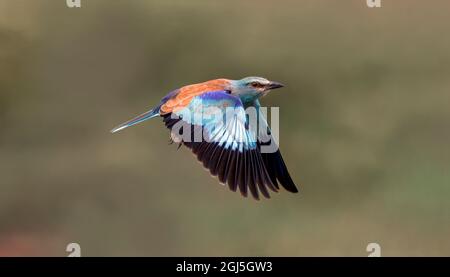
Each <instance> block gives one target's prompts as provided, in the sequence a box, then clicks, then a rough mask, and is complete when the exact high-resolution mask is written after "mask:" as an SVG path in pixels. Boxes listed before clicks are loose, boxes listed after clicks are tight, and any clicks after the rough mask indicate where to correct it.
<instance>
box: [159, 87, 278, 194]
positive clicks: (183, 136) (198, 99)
mask: <svg viewBox="0 0 450 277" xmlns="http://www.w3.org/2000/svg"><path fill="white" fill-rule="evenodd" d="M163 117H164V122H165V124H166V126H167V127H168V128H169V129H171V130H172V134H173V135H174V136H175V138H176V139H179V140H180V141H181V142H182V143H183V144H184V145H186V146H187V147H188V148H190V149H191V150H192V152H193V153H194V154H195V155H196V156H197V158H198V160H199V161H200V162H201V163H203V166H204V167H205V168H207V169H209V171H210V172H211V174H212V175H213V176H217V177H218V178H219V180H220V182H222V183H224V184H228V186H229V188H230V189H231V190H232V191H236V190H237V189H238V188H239V191H240V192H241V194H242V195H244V196H247V194H248V191H250V193H251V195H252V196H253V197H254V198H256V199H259V193H261V194H262V195H264V196H265V197H266V198H270V196H269V192H268V189H270V190H272V191H274V192H276V191H278V185H276V183H274V181H275V182H276V180H277V178H276V176H275V178H273V176H271V175H270V172H269V171H268V170H267V169H266V162H265V161H264V158H263V156H262V155H261V153H260V144H259V143H258V139H257V134H256V132H254V131H251V130H250V129H249V127H248V124H247V117H246V113H245V110H244V107H243V105H242V102H241V100H240V99H239V98H238V97H235V96H233V95H230V94H229V93H228V92H227V91H210V92H206V93H203V94H199V95H196V96H195V97H193V98H192V99H191V101H190V102H189V103H188V104H187V105H186V106H185V107H183V108H178V109H176V110H173V111H172V112H171V113H167V114H165V115H163Z"/></svg>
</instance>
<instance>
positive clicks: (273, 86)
mask: <svg viewBox="0 0 450 277" xmlns="http://www.w3.org/2000/svg"><path fill="white" fill-rule="evenodd" d="M282 87H284V85H283V84H282V83H278V82H273V81H272V82H270V84H269V85H268V86H267V90H269V89H277V88H282Z"/></svg>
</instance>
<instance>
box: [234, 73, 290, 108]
mask: <svg viewBox="0 0 450 277" xmlns="http://www.w3.org/2000/svg"><path fill="white" fill-rule="evenodd" d="M282 87H284V85H283V84H281V83H278V82H274V81H269V80H267V79H265V78H262V77H246V78H243V79H241V80H234V81H232V82H231V87H230V91H231V93H232V94H234V95H236V96H239V97H240V98H241V100H242V101H243V102H251V101H254V100H255V99H257V98H259V97H261V96H264V95H266V94H267V92H269V91H270V90H272V89H277V88H282Z"/></svg>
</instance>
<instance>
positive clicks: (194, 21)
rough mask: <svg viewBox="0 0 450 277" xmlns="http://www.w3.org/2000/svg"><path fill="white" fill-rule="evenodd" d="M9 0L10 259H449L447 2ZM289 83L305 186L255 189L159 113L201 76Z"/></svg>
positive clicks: (290, 124)
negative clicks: (267, 192)
mask: <svg viewBox="0 0 450 277" xmlns="http://www.w3.org/2000/svg"><path fill="white" fill-rule="evenodd" d="M65 2H66V1H65V0H33V1H31V0H0V126H1V130H0V176H1V178H0V255H1V256H11V255H13V256H28V255H32V256H42V255H52V256H65V255H67V254H68V253H66V252H65V248H66V245H67V244H68V243H69V242H77V243H79V244H80V245H81V254H82V255H84V256H119V255H125V256H210V255H225V256H249V255H250V256H291V255H292V256H366V255H367V254H368V253H367V252H366V246H367V244H368V243H370V242H377V243H379V244H380V245H381V254H382V255H383V256H397V255H404V256H418V255H426V256H431V255H432V256H440V255H450V237H449V233H450V201H449V198H450V175H449V168H450V147H449V141H450V128H449V127H450V126H449V120H450V109H449V108H450V105H449V104H450V77H449V76H450V35H449V32H448V26H449V24H450V17H449V10H450V3H449V2H448V1H445V0H434V1H420V0H395V1H388V0H384V1H382V8H378V9H369V8H368V7H367V6H366V3H365V2H366V1H365V0H348V1H331V0H327V1H326V0H302V1H287V0H286V1H268V0H258V1H241V0H239V1H238V0H233V1H206V0H204V1H201V0H196V1H184V0H177V1H175V0H169V1H167V0H159V1H152V0H114V1H109V0H82V5H83V6H82V8H81V9H69V8H67V7H66V3H65ZM249 75H257V76H265V77H267V78H270V79H274V80H278V81H281V82H283V83H286V84H287V87H286V88H285V89H283V90H280V91H276V92H273V93H272V94H271V95H269V96H267V97H266V98H264V99H263V103H264V104H265V105H267V106H279V107H280V116H281V127H280V130H281V131H280V140H281V143H280V144H281V145H280V147H281V151H282V153H283V154H284V157H285V160H286V163H287V165H288V168H289V169H290V171H291V174H292V176H293V178H294V180H295V181H296V182H297V183H298V184H299V185H300V189H301V193H300V194H297V195H294V194H290V193H287V192H285V191H282V192H281V193H279V194H276V195H273V197H272V199H270V200H267V201H258V202H257V201H254V200H251V199H245V198H242V197H241V196H240V194H239V193H232V192H229V191H228V189H227V188H225V187H222V186H220V185H218V182H217V180H216V179H213V178H211V177H210V176H209V174H208V173H207V172H206V171H204V170H203V169H202V168H201V167H200V165H199V164H198V163H197V162H196V161H195V160H194V158H193V156H192V154H191V153H190V152H189V151H188V150H186V149H183V148H182V149H180V150H178V151H177V149H176V146H175V145H168V139H169V133H168V131H167V130H166V129H165V127H164V126H163V124H162V122H161V121H160V120H157V119H156V120H153V121H150V122H146V123H145V124H142V125H140V126H138V127H133V128H130V129H127V130H126V131H123V132H120V133H118V134H114V135H112V134H110V133H109V130H110V129H111V128H112V127H114V126H115V125H117V124H118V123H121V122H122V121H124V120H126V119H129V118H130V117H132V116H134V115H137V114H139V113H141V112H143V111H145V110H146V109H148V108H149V107H152V106H153V105H154V104H155V103H158V101H159V99H160V98H161V97H162V96H163V95H165V94H166V93H167V92H169V91H171V90H172V89H174V88H177V87H180V86H182V85H185V84H189V83H195V82H200V81H204V80H208V79H213V78H219V77H226V78H232V79H238V78H241V77H244V76H249Z"/></svg>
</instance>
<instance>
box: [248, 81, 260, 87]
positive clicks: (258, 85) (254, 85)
mask: <svg viewBox="0 0 450 277" xmlns="http://www.w3.org/2000/svg"><path fill="white" fill-rule="evenodd" d="M250 85H251V86H252V87H254V88H257V87H260V84H259V83H258V82H251V83H250Z"/></svg>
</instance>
